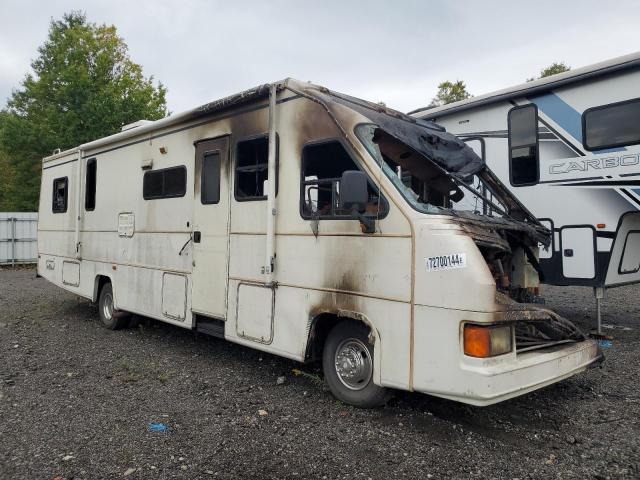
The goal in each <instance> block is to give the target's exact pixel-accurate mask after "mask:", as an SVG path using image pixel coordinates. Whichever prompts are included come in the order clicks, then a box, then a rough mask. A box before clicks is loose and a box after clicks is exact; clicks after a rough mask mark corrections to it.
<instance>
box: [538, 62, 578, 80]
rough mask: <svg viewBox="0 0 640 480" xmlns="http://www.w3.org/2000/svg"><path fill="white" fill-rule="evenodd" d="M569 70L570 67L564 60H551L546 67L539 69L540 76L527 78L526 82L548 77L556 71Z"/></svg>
mask: <svg viewBox="0 0 640 480" xmlns="http://www.w3.org/2000/svg"><path fill="white" fill-rule="evenodd" d="M569 70H571V67H570V66H569V65H567V64H566V63H564V62H553V63H552V64H551V65H549V66H548V67H545V68H543V69H542V70H540V76H539V77H537V78H535V77H534V78H527V82H533V81H534V80H538V79H539V78H544V77H550V76H551V75H555V74H557V73H563V72H568V71H569Z"/></svg>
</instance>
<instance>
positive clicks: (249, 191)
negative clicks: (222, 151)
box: [234, 136, 279, 201]
mask: <svg viewBox="0 0 640 480" xmlns="http://www.w3.org/2000/svg"><path fill="white" fill-rule="evenodd" d="M278 143H279V142H278V137H277V136H276V195H277V194H278ZM268 176H269V137H268V136H262V137H259V138H253V139H250V140H244V141H242V142H238V144H237V146H236V171H235V189H234V190H235V198H236V200H240V201H246V200H265V199H266V198H267V184H266V181H267V179H268Z"/></svg>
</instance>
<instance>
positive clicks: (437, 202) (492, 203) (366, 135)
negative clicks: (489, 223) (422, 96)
mask: <svg viewBox="0 0 640 480" xmlns="http://www.w3.org/2000/svg"><path fill="white" fill-rule="evenodd" d="M355 132H356V135H357V137H358V138H359V139H360V141H361V142H362V143H363V145H364V146H365V147H366V149H367V150H368V151H369V153H370V154H371V155H372V156H373V158H374V159H375V160H376V162H377V163H378V164H379V165H380V166H381V168H382V170H383V171H384V173H385V175H386V176H387V177H388V178H389V180H391V182H392V183H393V184H394V185H395V187H396V188H397V189H398V191H399V192H400V193H401V194H402V196H403V197H404V198H405V199H406V200H407V202H409V204H410V205H411V206H412V207H413V208H415V209H416V210H418V211H419V212H422V213H444V214H447V213H454V212H469V213H473V214H479V215H489V216H503V215H506V214H505V213H504V212H505V211H506V209H505V208H504V206H503V205H502V203H501V202H499V200H497V199H496V198H495V197H494V196H493V194H492V193H491V192H490V191H489V190H488V189H487V187H486V186H485V185H484V183H483V181H482V180H481V179H480V178H479V177H478V176H477V175H472V176H470V177H468V178H465V179H464V181H462V180H460V179H458V178H457V177H455V176H453V175H450V174H448V173H447V172H445V171H444V170H443V169H442V168H440V167H438V166H437V165H435V164H434V163H433V162H431V161H429V160H428V159H426V158H425V157H424V156H423V155H421V154H420V153H418V152H416V151H415V150H413V149H412V148H411V147H409V146H407V145H406V144H404V143H402V142H401V141H400V140H398V139H397V138H395V137H393V136H392V135H390V134H388V133H387V132H385V131H384V130H382V129H381V128H379V127H378V126H377V125H374V124H362V125H358V126H357V127H356V130H355Z"/></svg>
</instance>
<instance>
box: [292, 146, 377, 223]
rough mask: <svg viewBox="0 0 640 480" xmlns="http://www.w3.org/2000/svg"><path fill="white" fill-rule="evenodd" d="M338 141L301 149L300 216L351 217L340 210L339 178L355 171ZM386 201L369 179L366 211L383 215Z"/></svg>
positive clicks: (350, 159) (351, 161)
mask: <svg viewBox="0 0 640 480" xmlns="http://www.w3.org/2000/svg"><path fill="white" fill-rule="evenodd" d="M358 169H359V168H358V167H357V166H356V164H355V162H354V161H353V159H352V158H351V156H350V155H349V152H347V150H346V149H345V148H344V146H343V145H342V143H340V142H339V141H337V140H333V141H329V142H323V143H317V144H312V145H307V146H305V147H304V149H303V150H302V182H301V192H300V193H301V204H302V207H301V213H302V217H303V218H352V217H351V212H348V211H343V210H340V208H339V199H340V179H341V178H342V173H343V172H345V171H347V170H358ZM386 212H387V204H386V202H385V201H384V199H382V198H380V196H379V195H378V190H377V189H376V188H374V186H373V185H371V182H369V202H368V204H367V210H366V214H368V215H376V214H379V216H384V215H385V214H386Z"/></svg>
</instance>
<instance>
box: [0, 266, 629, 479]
mask: <svg viewBox="0 0 640 480" xmlns="http://www.w3.org/2000/svg"><path fill="white" fill-rule="evenodd" d="M544 294H545V295H546V296H547V301H548V303H549V304H550V305H551V306H553V307H555V308H556V309H558V310H559V311H560V313H562V314H564V315H565V316H568V317H569V318H571V319H573V320H575V321H577V322H578V323H579V324H581V325H582V326H583V327H585V328H588V326H590V325H592V322H593V321H594V307H593V305H594V301H593V299H592V293H591V291H590V290H589V289H581V288H573V289H557V288H546V290H545V291H544ZM639 294H640V288H639V287H637V286H636V287H625V288H620V289H616V290H612V291H610V292H608V299H607V302H606V306H605V317H604V318H605V323H607V324H610V325H611V327H612V328H609V330H608V332H610V333H611V334H613V335H614V336H615V340H614V341H613V346H612V347H611V348H608V349H606V350H605V351H606V354H607V357H608V358H607V361H606V362H605V364H604V366H603V368H602V369H594V370H590V371H588V372H586V373H584V374H581V375H578V376H576V377H573V378H571V379H568V380H566V381H564V382H561V383H560V384H556V385H554V386H551V387H548V388H546V389H543V390H542V391H538V392H536V393H533V394H529V395H526V396H524V397H521V398H518V399H515V400H511V401H508V402H505V403H502V404H500V405H496V406H493V407H488V408H473V407H469V406H464V405H461V404H457V403H454V402H449V401H444V400H440V399H437V398H433V397H429V396H426V395H419V394H407V393H399V394H398V395H397V397H396V398H395V399H394V400H393V401H392V402H391V403H390V404H389V406H387V407H386V408H383V409H378V410H357V409H354V408H350V407H348V406H346V405H343V404H341V403H339V402H337V401H336V400H335V399H334V398H333V397H332V396H331V394H330V393H329V392H328V391H327V390H326V388H325V386H324V385H323V383H322V381H321V379H320V377H319V376H317V375H315V373H316V372H315V371H314V370H313V368H311V367H300V365H298V364H296V363H294V362H291V361H289V360H284V359H280V358H278V357H274V356H270V355H265V354H262V353H259V352H256V351H253V350H250V349H248V348H243V347H240V346H237V345H234V344H230V343H226V342H224V341H222V340H217V339H212V338H208V337H205V336H202V335H197V334H194V333H192V332H189V331H184V330H181V329H179V328H174V327H171V326H167V325H160V324H155V323H150V324H147V325H144V324H143V326H141V327H138V328H136V329H130V330H123V331H119V332H111V331H107V330H105V329H103V328H101V327H100V326H99V325H98V323H97V311H96V308H95V307H94V306H92V305H91V304H90V303H88V302H87V301H85V300H78V299H77V298H76V297H74V296H72V295H70V294H67V293H65V292H63V291H62V290H60V289H58V288H57V287H54V286H52V285H50V284H49V283H47V282H46V281H44V280H42V279H36V278H35V272H34V271H33V270H15V271H12V270H6V269H5V270H0V478H2V479H3V480H4V479H49V480H51V479H54V478H57V479H58V480H61V479H65V480H66V479H71V478H75V479H97V478H131V479H138V478H188V479H195V478H240V477H246V478H326V479H334V478H350V479H368V478H371V479H389V478H401V477H407V478H421V479H425V478H434V479H435V478H482V479H486V478H500V479H502V478H507V479H513V478H519V479H524V478H563V479H564V478H580V479H582V478H602V479H603V478H639V477H640V438H639V434H640V425H639V421H640V420H639V414H640V387H639V386H638V372H640V295H639ZM296 368H302V370H303V371H304V372H305V374H303V375H298V376H296V375H294V374H293V372H292V370H293V369H296ZM280 376H284V377H285V382H284V383H283V384H278V382H277V379H278V377H280ZM261 410H264V412H260V411H261ZM265 412H266V415H265ZM261 413H262V414H261ZM150 423H163V424H165V425H167V426H168V427H169V430H168V431H167V432H153V431H149V424H150Z"/></svg>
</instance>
